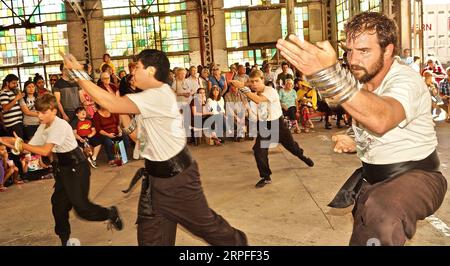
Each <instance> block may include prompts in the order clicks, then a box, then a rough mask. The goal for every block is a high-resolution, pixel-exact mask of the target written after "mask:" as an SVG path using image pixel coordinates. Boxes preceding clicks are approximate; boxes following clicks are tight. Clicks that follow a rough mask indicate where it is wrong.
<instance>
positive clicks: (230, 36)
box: [225, 10, 248, 48]
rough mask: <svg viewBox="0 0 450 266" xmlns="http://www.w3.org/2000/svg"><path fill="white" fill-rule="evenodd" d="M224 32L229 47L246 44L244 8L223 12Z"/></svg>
mask: <svg viewBox="0 0 450 266" xmlns="http://www.w3.org/2000/svg"><path fill="white" fill-rule="evenodd" d="M225 34H226V39H227V47H229V48H238V47H242V46H247V45H248V40H247V17H246V14H245V11H244V10H238V11H229V12H225Z"/></svg>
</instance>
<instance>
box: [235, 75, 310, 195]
mask: <svg viewBox="0 0 450 266" xmlns="http://www.w3.org/2000/svg"><path fill="white" fill-rule="evenodd" d="M232 83H233V85H234V86H235V87H236V88H238V89H239V90H240V91H241V92H242V93H244V94H245V96H247V97H248V98H249V99H250V100H252V101H253V102H255V103H256V104H257V105H258V107H257V110H258V135H257V137H256V141H255V145H254V146H253V152H254V155H255V159H256V165H257V166H258V170H259V175H260V177H261V180H259V181H258V183H256V185H255V186H256V188H261V187H264V186H265V185H266V184H270V183H272V179H271V178H270V175H271V174H272V171H271V170H270V167H269V158H268V154H269V148H271V147H272V146H273V144H275V146H276V145H278V143H281V145H283V147H284V148H286V149H287V150H288V151H289V152H291V153H292V154H293V155H295V156H297V157H298V158H299V159H300V160H302V161H303V162H304V163H306V164H307V165H308V166H309V167H312V166H314V162H313V160H311V158H309V157H306V156H305V155H304V154H303V149H302V148H300V146H299V145H298V143H297V142H296V141H294V139H293V138H292V134H291V132H290V131H289V129H288V128H287V127H286V125H285V124H284V122H283V119H284V118H283V111H282V110H281V103H280V97H279V96H278V93H277V91H276V90H275V89H274V88H272V87H269V86H265V85H264V74H263V72H262V71H261V70H254V71H252V72H251V73H250V83H251V89H252V90H253V91H254V92H252V91H251V90H250V88H248V87H245V84H244V83H243V82H240V81H232Z"/></svg>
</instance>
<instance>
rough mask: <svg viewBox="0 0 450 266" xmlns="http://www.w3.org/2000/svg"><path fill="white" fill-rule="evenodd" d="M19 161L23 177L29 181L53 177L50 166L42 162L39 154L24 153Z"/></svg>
mask: <svg viewBox="0 0 450 266" xmlns="http://www.w3.org/2000/svg"><path fill="white" fill-rule="evenodd" d="M21 162H22V171H23V174H24V179H26V180H30V181H32V180H39V179H53V173H52V168H51V166H50V165H47V164H45V163H44V162H43V160H42V156H41V155H38V154H31V153H27V154H24V156H22V159H21Z"/></svg>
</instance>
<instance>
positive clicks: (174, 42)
mask: <svg viewBox="0 0 450 266" xmlns="http://www.w3.org/2000/svg"><path fill="white" fill-rule="evenodd" d="M109 2H110V1H109V0H108V1H102V3H103V6H104V7H105V6H107V7H108V8H110V9H113V8H114V7H115V8H123V7H124V6H127V7H128V8H129V9H130V10H131V13H132V14H137V13H142V12H147V11H148V12H150V13H155V14H152V15H151V16H145V17H142V16H140V17H134V16H130V17H129V18H126V19H121V20H106V21H105V45H106V50H107V52H108V53H109V54H110V55H111V56H112V57H118V56H129V55H133V54H138V53H139V52H141V51H142V50H144V49H148V48H155V49H160V50H162V51H164V52H166V53H168V55H171V54H170V53H173V52H177V53H179V52H186V54H187V53H188V52H189V38H188V34H187V22H186V15H184V14H182V13H181V12H179V11H184V10H186V1H184V0H135V1H124V0H122V1H119V2H117V3H114V4H112V3H109ZM107 10H108V9H107ZM104 11H105V10H104ZM170 12H178V13H177V14H174V15H170V16H167V15H164V14H162V13H170ZM158 13H159V14H158ZM180 13H181V14H180ZM114 14H116V13H114ZM104 15H105V16H110V15H112V13H108V12H104ZM124 15H126V14H124ZM188 59H189V58H188ZM177 60H178V61H177V62H179V63H180V64H181V62H183V63H182V64H184V60H185V59H184V55H181V56H180V58H178V57H177ZM187 62H189V60H188V61H187Z"/></svg>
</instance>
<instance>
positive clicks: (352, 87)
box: [306, 63, 362, 106]
mask: <svg viewBox="0 0 450 266" xmlns="http://www.w3.org/2000/svg"><path fill="white" fill-rule="evenodd" d="M306 78H307V79H308V82H309V83H310V84H311V86H312V87H313V88H315V89H316V90H317V91H318V92H319V93H320V94H321V95H322V97H323V98H325V100H326V101H327V103H328V104H329V105H331V106H337V105H340V104H343V103H344V102H346V101H348V100H349V99H351V98H352V97H353V96H354V95H355V94H356V93H357V92H359V91H360V90H361V87H362V85H361V84H360V83H359V82H358V81H357V80H356V78H355V77H354V76H353V74H352V73H350V71H349V70H348V69H345V68H342V67H341V65H340V64H339V63H337V64H334V65H332V66H330V67H327V68H325V69H322V70H320V71H319V72H317V73H314V74H312V75H309V76H306Z"/></svg>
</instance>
